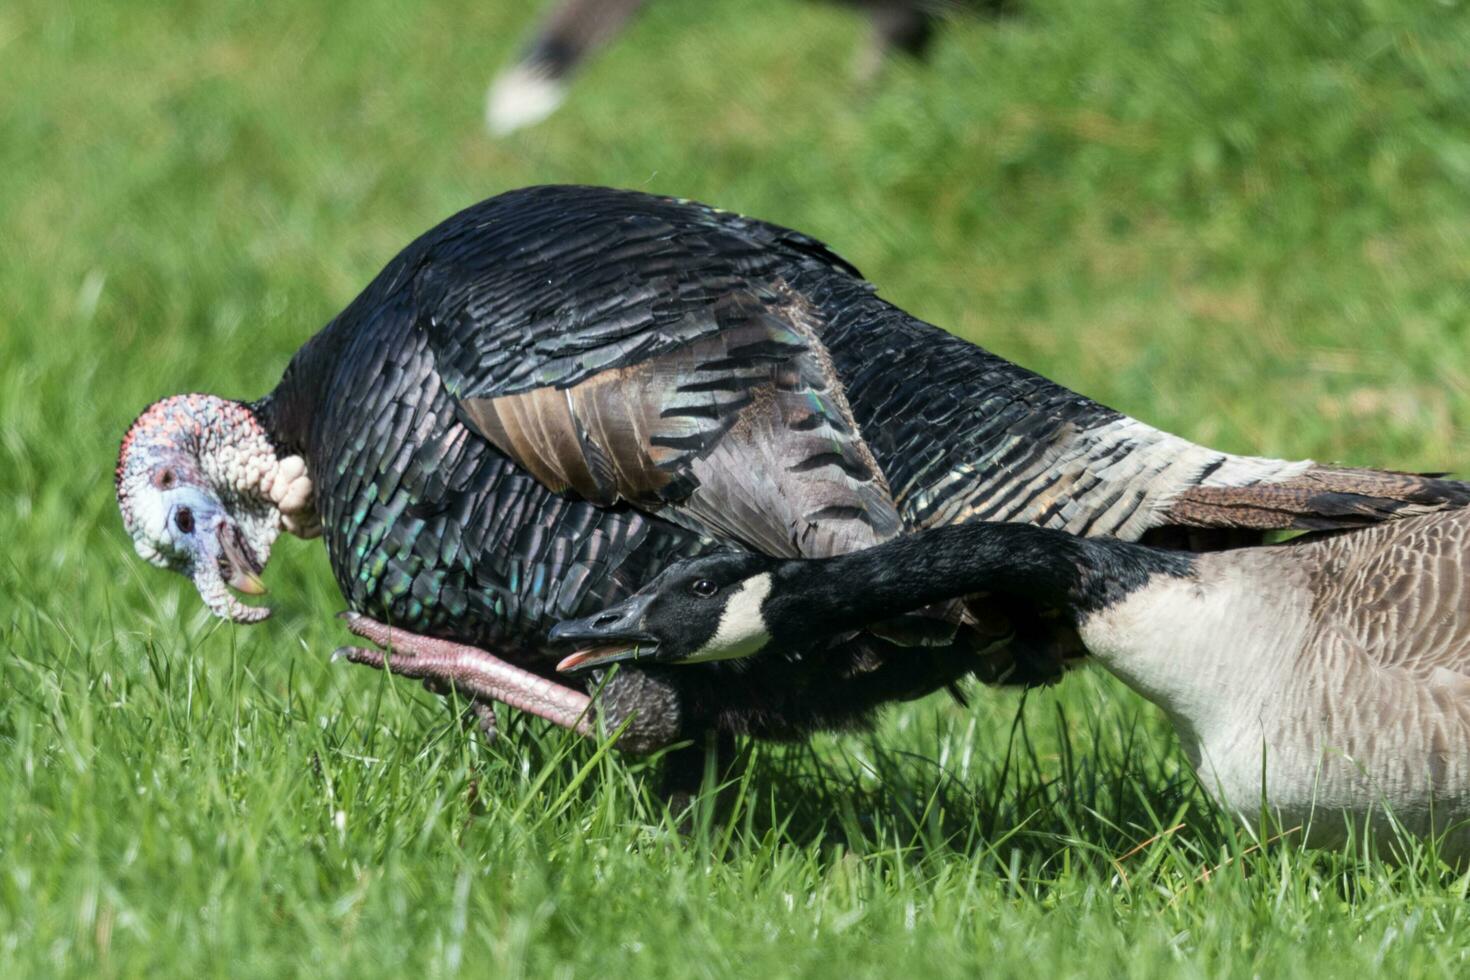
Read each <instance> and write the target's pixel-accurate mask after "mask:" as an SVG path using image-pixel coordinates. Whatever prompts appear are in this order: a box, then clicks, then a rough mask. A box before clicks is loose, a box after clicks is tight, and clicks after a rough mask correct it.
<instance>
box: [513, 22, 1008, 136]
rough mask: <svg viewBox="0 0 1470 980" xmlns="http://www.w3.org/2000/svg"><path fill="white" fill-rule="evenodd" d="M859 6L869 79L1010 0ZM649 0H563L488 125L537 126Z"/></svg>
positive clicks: (862, 74) (859, 70)
mask: <svg viewBox="0 0 1470 980" xmlns="http://www.w3.org/2000/svg"><path fill="white" fill-rule="evenodd" d="M838 2H840V3H843V4H844V5H845V6H849V7H858V8H860V9H861V10H862V11H863V12H864V13H866V14H867V16H868V20H869V23H870V24H871V25H872V31H871V36H870V40H869V42H868V45H867V47H866V48H865V49H864V50H863V51H862V52H861V54H860V56H859V58H858V60H857V63H856V74H857V76H858V78H859V80H861V81H867V80H870V79H872V78H873V77H874V76H875V75H877V73H878V71H879V70H880V69H881V67H882V65H883V62H884V60H885V59H886V58H887V57H888V56H889V55H890V54H892V53H895V52H897V53H899V54H905V55H909V56H911V57H914V58H922V57H923V56H924V55H925V53H926V52H927V51H928V49H929V44H930V42H931V41H932V40H933V37H934V30H935V27H936V25H937V24H938V22H939V21H940V20H941V19H942V18H944V17H946V16H948V15H950V14H953V13H957V12H961V11H969V12H971V13H982V12H983V13H991V14H999V13H1004V12H1006V11H1007V10H1008V9H1009V7H1010V6H1011V2H1010V0H838ZM646 3H647V0H556V2H555V3H553V4H552V5H551V7H550V10H549V11H548V13H547V14H546V16H545V18H544V19H543V20H542V21H541V23H540V24H539V25H538V26H537V28H536V33H535V36H534V37H533V38H532V40H531V42H530V43H529V44H527V45H526V47H525V48H524V49H523V50H522V51H521V53H520V54H519V56H518V57H517V58H516V61H515V63H514V64H513V65H511V66H510V67H509V68H506V69H505V70H504V71H502V72H501V73H500V74H499V75H498V76H496V78H495V80H494V81H493V82H491V83H490V88H489V90H488V91H487V92H486V93H485V125H486V127H487V128H488V129H489V130H490V132H491V133H493V134H495V135H496V136H504V135H505V134H507V133H512V132H514V131H515V130H517V129H522V128H524V127H526V126H533V125H535V124H536V123H538V122H541V121H542V120H543V119H545V118H547V117H548V116H550V115H551V114H552V113H553V112H555V111H556V110H557V109H558V108H559V107H560V106H561V104H562V102H563V101H564V100H565V99H566V96H567V89H568V86H569V85H570V84H571V81H572V78H573V77H574V76H575V75H576V73H577V72H578V71H579V70H580V69H581V67H582V65H583V64H584V63H585V62H586V61H587V59H589V58H591V57H592V56H593V55H594V54H596V53H597V52H598V51H600V50H601V49H602V48H604V47H606V46H607V45H609V44H611V43H612V42H613V41H614V40H616V39H617V37H618V35H619V34H621V33H622V32H623V30H624V29H625V28H626V27H627V26H628V25H629V23H631V22H632V20H633V18H634V17H635V16H636V15H637V13H638V12H639V10H641V9H642V8H643V7H644V6H645V5H646Z"/></svg>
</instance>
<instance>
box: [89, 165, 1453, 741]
mask: <svg viewBox="0 0 1470 980" xmlns="http://www.w3.org/2000/svg"><path fill="white" fill-rule="evenodd" d="M1467 489H1470V488H1467V487H1466V486H1465V485H1464V484H1460V483H1453V482H1449V481H1444V480H1435V479H1425V478H1419V477H1411V476H1404V475H1401V474H1385V473H1377V472H1373V471H1367V470H1343V469H1335V468H1330V467H1321V466H1316V465H1314V464H1312V463H1310V462H1287V461H1283V460H1272V459H1260V458H1254V457H1243V456H1232V455H1229V454H1226V453H1220V452H1216V451H1214V450H1211V449H1207V448H1205V447H1203V446H1198V445H1194V444H1193V443H1190V442H1187V441H1186V440H1184V439H1181V438H1179V437H1177V436H1173V435H1170V434H1168V433H1165V432H1160V431H1159V430H1157V429H1153V428H1150V427H1149V426H1147V425H1145V424H1143V423H1142V422H1139V421H1137V420H1136V419H1131V418H1128V417H1127V416H1124V415H1121V414H1120V413H1118V412H1115V411H1112V410H1111V409H1108V408H1105V407H1104V406H1102V405H1099V404H1097V403H1095V402H1092V401H1090V400H1088V399H1086V398H1083V397H1082V396H1080V395H1077V394H1074V393H1073V392H1070V391H1068V390H1066V389H1065V388H1062V387H1060V386H1058V385H1055V384H1053V383H1052V382H1050V381H1048V380H1046V379H1045V378H1042V377H1039V376H1038V375H1035V374H1032V373H1031V372H1029V371H1025V370H1023V369H1021V368H1019V367H1017V366H1016V365H1014V364H1011V363H1009V362H1008V361H1005V360H1004V359H1002V358H999V357H996V356H995V355H993V354H991V353H989V352H987V351H985V350H983V349H981V348H979V347H976V346H974V345H973V344H969V343H966V342H964V341H962V340H959V339H958V338H956V337H953V336H951V335H949V334H947V333H945V332H944V331H942V330H940V329H938V328H937V327H933V326H930V325H929V324H926V323H923V322H921V321H919V320H917V319H915V318H913V317H911V316H909V315H908V314H906V313H905V312H904V311H902V310H900V309H898V308H897V307H894V306H892V305H890V304H889V303H886V302H885V301H884V300H882V299H881V298H879V297H878V296H877V295H876V294H875V293H874V291H873V287H872V286H871V285H869V284H868V283H867V282H865V281H864V280H863V279H862V278H861V277H860V276H859V275H858V273H857V271H856V270H855V269H853V268H852V266H850V265H849V264H847V263H846V262H844V261H843V260H842V259H841V258H839V257H838V256H837V255H835V254H834V253H832V252H831V251H829V250H828V249H827V248H826V247H825V246H824V245H822V244H821V243H820V242H817V241H816V240H814V239H811V238H809V237H807V236H805V235H801V234H799V233H797V232H794V231H790V230H787V229H784V228H779V227H776V226H774V225H769V224H765V223H763V222H759V221H754V220H751V219H747V218H742V217H740V216H738V215H733V214H729V213H726V212H722V211H718V210H715V209H713V208H709V207H705V206H703V205H699V204H695V203H692V202H688V201H678V200H671V199H668V198H659V197H652V196H649V195H645V194H637V193H632V192H628V191H616V190H609V189H606V188H587V187H540V188H530V189H526V190H520V191H513V192H510V193H507V194H503V195H501V196H499V197H496V198H493V199H491V200H489V201H485V202H483V203H481V204H478V205H476V206H474V207H472V208H469V209H467V210H465V211H463V212H461V213H460V214H458V215H455V216H454V217H451V218H449V219H448V220H446V221H445V222H443V223H442V224H440V225H439V226H438V227H436V228H433V229H431V230H430V231H428V232H426V233H425V234H424V235H423V236H421V237H420V238H418V239H417V240H416V241H414V242H413V243H411V244H410V245H409V246H408V247H407V248H405V249H404V250H403V252H402V253H401V254H399V255H398V256H397V257H396V258H394V259H393V260H392V261H391V262H389V263H388V265H387V266H386V267H385V268H384V269H383V271H382V272H381V273H380V274H379V275H378V276H377V277H376V278H375V279H374V280H373V281H372V282H371V283H370V284H369V285H368V286H367V288H366V289H364V290H363V292H362V294H361V295H360V296H358V297H357V298H356V299H355V300H353V301H352V303H350V304H349V305H348V306H347V308H346V309H345V310H343V311H342V312H341V313H340V314H338V315H337V316H336V317H335V318H334V319H333V320H332V321H331V322H330V323H329V324H327V326H326V327H324V328H323V329H322V330H321V331H320V332H319V333H317V334H316V336H314V337H313V338H311V339H310V340H309V341H307V343H306V344H305V345H304V346H303V347H302V348H301V350H300V351H299V352H298V353H297V354H296V355H295V357H294V358H292V360H291V363H290V365H289V366H288V367H287V368H286V371H285V374H284V376H283V377H282V379H281V381H280V383H279V384H278V385H277V386H276V388H275V389H274V390H273V391H272V392H270V393H269V394H267V395H266V396H265V397H264V398H262V399H260V400H259V401H256V402H253V403H248V404H247V403H244V402H237V401H232V400H229V399H224V398H218V397H215V396H212V395H185V396H176V397H171V398H166V399H164V400H162V401H160V402H158V403H156V404H155V405H153V406H151V407H149V408H148V409H147V410H146V411H145V412H144V413H143V414H142V415H141V416H139V418H138V419H137V421H136V422H135V423H134V425H133V426H132V428H131V429H130V430H129V431H128V434H127V437H126V438H125V439H124V441H123V446H122V450H121V453H120V459H119V465H118V472H117V494H118V503H119V507H120V509H121V513H122V516H123V521H124V524H125V526H126V528H127V530H128V532H129V534H130V535H131V537H132V539H133V542H134V545H135V547H136V548H137V550H138V552H139V554H141V555H142V556H143V557H145V558H146V559H147V560H149V561H151V562H153V563H155V564H157V565H160V566H162V567H165V568H170V569H174V570H176V571H179V572H181V573H183V574H185V575H187V576H188V577H189V578H190V579H191V580H192V581H193V582H194V584H195V586H196V587H197V588H198V590H199V593H200V595H201V597H202V598H203V599H204V601H205V603H206V604H207V605H208V606H209V608H210V609H211V610H213V611H214V612H215V613H217V614H219V615H221V616H225V617H228V618H231V619H234V620H237V621H241V622H249V621H254V620H256V619H259V618H260V617H262V616H264V615H265V613H266V610H265V609H264V608H263V607H257V606H248V605H245V604H244V603H242V602H241V601H240V600H239V599H237V598H236V597H235V596H234V595H233V594H231V592H230V591H229V586H232V585H233V586H234V587H236V588H237V589H241V588H243V589H245V590H247V591H248V590H249V589H254V588H257V587H258V586H257V585H256V583H257V582H258V578H257V576H258V575H259V574H260V573H261V571H262V569H263V568H264V567H265V565H266V562H267V560H268V559H269V556H270V550H271V546H272V544H273V542H274V541H275V537H276V535H277V533H278V532H279V531H280V530H282V529H285V530H288V531H293V532H295V533H298V534H301V535H303V536H312V535H315V534H321V536H322V538H323V540H324V541H325V543H326V547H327V552H328V555H329V557H330V560H331V564H332V569H333V572H334V574H335V575H336V579H337V582H338V584H339V586H340V587H341V589H342V592H343V594H344V595H345V596H346V599H347V604H348V605H349V606H350V607H351V608H352V609H353V610H356V611H357V612H359V613H362V614H364V616H370V617H372V618H373V619H374V620H377V621H381V622H391V623H392V624H393V625H394V626H395V627H396V628H397V629H398V630H401V631H408V632H399V633H398V634H397V645H398V648H399V652H400V653H403V652H409V648H410V646H411V645H412V644H413V643H414V642H415V640H414V636H424V635H427V636H432V637H437V638H439V639H441V640H445V641H452V642H455V643H460V644H468V645H471V646H472V647H474V648H479V649H478V650H477V651H474V652H470V653H465V652H461V653H460V654H458V655H457V656H458V660H457V661H456V662H457V663H459V664H460V665H461V668H456V669H457V670H461V672H462V668H463V665H464V664H466V663H470V662H472V661H475V660H476V658H477V657H478V658H479V662H480V663H481V664H482V665H483V666H484V667H485V669H486V670H488V671H490V672H491V673H496V672H497V671H499V672H500V673H499V674H497V679H496V680H495V685H499V686H494V685H492V688H493V690H495V691H498V692H501V693H502V694H504V695H505V697H504V698H503V699H516V698H519V697H520V696H519V695H512V694H511V693H510V692H509V691H508V690H507V689H506V688H505V686H504V685H505V684H511V685H512V686H514V685H516V684H520V685H521V686H522V687H524V688H525V690H524V692H523V693H524V694H525V695H526V698H527V699H529V700H528V701H527V703H529V704H533V705H535V704H540V703H542V700H543V697H542V696H543V695H544V694H545V684H544V681H545V680H548V679H550V680H558V682H559V683H564V682H562V681H560V680H559V679H558V678H557V675H556V673H555V669H554V668H555V664H556V662H557V659H558V656H557V653H556V651H554V650H553V648H552V647H551V645H550V644H549V643H548V642H547V636H546V634H547V631H548V630H549V629H550V627H551V626H552V624H554V623H555V622H557V621H558V620H561V619H566V618H570V617H575V616H579V615H582V614H585V613H587V612H590V611H592V610H595V609H598V608H601V607H602V606H605V605H607V604H609V603H612V602H616V601H618V600H620V599H623V598H625V597H626V596H628V595H629V594H631V593H632V592H633V591H634V590H636V589H637V588H638V587H639V586H642V585H643V584H645V583H646V582H648V581H649V580H650V579H652V578H653V576H654V575H655V574H657V572H658V571H660V570H661V569H663V568H664V567H666V566H668V565H670V564H672V563H673V562H675V561H676V560H678V559H680V558H684V557H691V556H693V555H697V554H704V553H708V552H711V551H717V550H750V551H759V552H765V553H769V554H773V555H780V556H786V557H796V556H803V555H805V556H821V555H828V554H836V553H839V552H844V551H853V550H857V549H860V548H864V547H868V546H871V545H874V544H878V543H880V542H882V541H884V540H887V539H889V538H891V537H894V536H895V535H898V534H899V533H901V532H902V531H903V530H905V529H913V528H920V527H924V526H927V525H933V524H944V523H954V522H959V521H963V520H969V519H974V518H993V519H1005V520H1012V521H1026V522H1033V523H1041V524H1048V525H1052V526H1056V527H1060V528H1064V529H1067V530H1072V531H1078V532H1085V533H1091V534H1109V535H1112V536H1116V537H1123V538H1137V537H1140V536H1143V535H1156V534H1166V535H1184V534H1186V533H1187V534H1196V533H1197V534H1200V535H1203V536H1204V537H1205V538H1206V539H1208V538H1209V537H1210V536H1211V535H1214V534H1222V535H1239V534H1245V535H1255V536H1256V538H1257V539H1258V538H1259V535H1260V531H1259V530H1255V529H1259V528H1271V527H1305V528H1314V527H1333V526H1343V525H1349V526H1350V525H1354V524H1360V523H1372V522H1376V521H1380V520H1386V519H1391V518H1395V517H1401V516H1404V515H1408V514H1413V513H1419V512H1422V511H1426V510H1435V509H1438V508H1442V507H1451V506H1462V505H1463V504H1464V503H1465V502H1466V501H1467V500H1470V492H1467ZM1205 543H1206V544H1209V543H1211V542H1210V541H1209V540H1206V541H1205ZM971 605H972V607H975V608H972V610H971V611H970V612H968V613H966V614H965V615H963V616H959V615H958V614H957V613H956V612H955V611H954V610H953V609H951V610H949V611H947V612H946V613H945V616H944V617H941V618H939V619H936V618H934V617H927V616H926V617H909V619H908V620H906V621H904V622H902V623H898V624H886V626H885V628H884V629H882V630H880V631H877V632H870V633H865V634H863V635H861V636H859V637H857V638H855V639H852V640H850V641H843V642H841V643H839V644H837V645H835V646H832V647H830V648H824V649H823V650H821V651H818V652H812V651H807V652H805V653H803V654H802V655H800V656H796V655H793V656H790V657H771V658H767V659H766V661H765V662H764V664H763V666H762V669H761V670H759V671H738V672H732V671H730V670H728V669H725V668H722V667H721V665H710V666H708V667H705V668H700V669H684V670H681V671H672V670H659V669H651V670H649V671H642V670H624V671H622V672H620V673H619V674H618V676H617V677H616V678H614V679H613V680H612V681H611V682H609V683H608V684H607V685H605V686H603V687H602V689H601V694H600V696H599V705H598V711H599V714H600V715H601V716H602V718H603V719H604V720H606V721H608V722H609V723H610V724H612V725H613V726H616V725H617V724H619V722H620V721H621V719H622V718H623V717H624V716H626V714H628V713H629V712H634V711H636V715H637V717H636V719H635V720H634V722H633V723H632V724H631V726H630V727H629V728H628V729H627V734H626V735H625V739H624V741H623V742H622V743H621V744H622V745H623V746H624V747H633V746H645V747H656V746H658V745H663V744H667V743H668V742H670V741H673V740H677V739H680V738H684V737H687V736H691V735H699V734H700V733H702V732H704V731H706V730H709V729H718V730H720V731H724V732H729V733H732V734H755V735H761V736H769V737H797V736H800V735H801V734H803V733H805V732H809V731H812V730H814V729H818V728H842V727H851V726H853V725H856V724H859V723H861V722H862V721H863V720H864V719H865V718H867V717H868V716H869V715H870V714H871V713H872V711H873V710H874V709H875V708H876V707H877V706H879V705H882V704H885V703H888V702H890V701H893V700H895V699H899V698H907V697H917V696H920V695H923V694H926V693H929V692H931V691H935V690H939V689H942V688H944V687H945V686H946V685H950V684H952V683H954V682H956V681H958V680H960V679H963V678H965V677H968V676H970V675H971V674H978V675H979V676H980V677H981V678H982V679H984V680H991V681H994V680H999V679H1002V678H1007V679H1009V680H1012V681H1024V680H1035V679H1040V678H1044V677H1046V676H1050V674H1051V673H1052V672H1054V670H1055V669H1056V664H1055V662H1054V659H1055V658H1054V657H1053V655H1052V651H1051V650H1050V648H1047V647H1045V646H1044V644H1042V643H1041V642H1040V641H1039V640H1038V641H1037V642H1034V643H1033V642H1031V641H1030V640H1029V639H1026V638H1025V637H1023V639H1025V640H1026V642H1025V643H1024V645H1022V644H1012V645H1010V646H995V645H994V644H993V640H994V639H995V636H996V635H1002V634H1005V633H1008V632H1011V631H1012V630H1013V629H1016V628H1021V629H1022V631H1023V632H1025V631H1026V630H1029V629H1030V627H1029V626H1028V625H1026V624H1020V625H1019V626H1018V625H1017V624H1013V623H1011V622H1009V621H1008V618H1007V610H1005V609H1001V608H994V609H992V608H979V606H983V603H981V604H978V606H977V604H971ZM957 619H959V620H962V621H961V622H958V623H957V622H956V620H957ZM352 625H353V626H354V627H355V628H357V629H358V630H359V631H363V630H366V631H368V632H369V633H370V634H371V635H378V634H372V633H371V627H370V625H369V623H368V622H367V621H366V620H364V619H362V618H356V619H354V620H352ZM880 634H881V635H880ZM913 642H928V643H935V644H937V645H936V646H934V647H933V649H931V650H930V651H929V652H928V653H926V655H925V657H924V658H922V660H915V658H914V657H913V656H912V655H911V653H910V652H909V651H908V650H906V649H903V648H902V647H901V646H898V645H897V644H898V643H907V644H911V643H913ZM436 649H439V648H437V647H436ZM1033 650H1035V651H1037V652H1035V653H1033ZM352 657H353V659H356V660H361V661H362V662H366V663H380V662H381V659H380V658H377V659H375V657H374V655H373V654H372V652H371V651H358V652H357V653H355V654H353V655H352ZM394 664H395V669H400V668H401V669H403V670H405V671H406V670H408V668H409V666H410V665H409V664H408V662H407V661H406V660H405V659H404V658H402V657H399V658H396V659H395V661H394ZM504 667H510V668H513V670H511V671H509V672H508V673H506V672H504V671H502V668H504ZM415 669H418V670H428V669H429V664H428V662H427V661H425V662H421V663H420V664H418V665H416V667H415ZM439 679H440V680H444V681H447V680H455V679H458V675H456V674H454V673H446V674H445V675H443V676H441V677H440V678H439ZM581 688H583V684H582V683H580V682H579V683H577V684H576V688H575V689H574V688H571V687H563V689H562V691H561V695H562V696H563V700H568V699H569V700H570V701H572V702H574V703H577V704H582V703H584V702H585V692H584V690H582V689H581ZM495 697H496V698H497V699H502V698H501V696H500V695H499V694H497V695H495ZM578 699H581V700H578ZM517 703H519V701H517ZM564 715H565V713H564V712H561V711H560V710H558V712H557V713H556V716H557V720H559V721H562V722H564V721H565V717H564Z"/></svg>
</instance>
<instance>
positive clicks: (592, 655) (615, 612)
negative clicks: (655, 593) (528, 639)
mask: <svg viewBox="0 0 1470 980" xmlns="http://www.w3.org/2000/svg"><path fill="white" fill-rule="evenodd" d="M652 600H653V597H652V596H651V595H650V596H633V597H632V598H631V599H626V600H624V601H623V602H620V603H618V604H617V605H615V606H610V607H608V608H607V609H604V610H602V612H599V613H593V614H592V615H591V616H584V617H583V618H581V619H567V620H563V621H562V622H560V623H557V624H556V625H555V626H553V627H552V628H551V641H552V642H553V643H574V644H578V645H579V646H581V649H579V650H577V652H576V653H573V654H572V655H571V656H569V657H565V658H563V660H562V661H561V662H560V663H559V664H557V665H556V669H557V670H558V671H560V672H561V673H564V674H570V673H577V672H581V671H584V670H591V669H592V668H594V667H606V666H608V665H610V664H615V663H620V662H622V661H627V660H648V659H650V658H653V657H655V656H656V655H657V653H658V639H657V637H655V636H653V635H652V634H650V633H649V632H648V631H647V630H646V629H645V628H644V625H643V619H644V614H645V613H647V611H648V604H649V603H650V602H651V601H652Z"/></svg>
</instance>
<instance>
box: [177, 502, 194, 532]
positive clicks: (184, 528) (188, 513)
mask: <svg viewBox="0 0 1470 980" xmlns="http://www.w3.org/2000/svg"><path fill="white" fill-rule="evenodd" d="M174 527H176V528H178V529H179V531H180V532H182V533H184V534H193V533H194V512H193V511H192V510H190V509H189V508H187V507H180V508H179V509H178V510H176V511H174Z"/></svg>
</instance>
